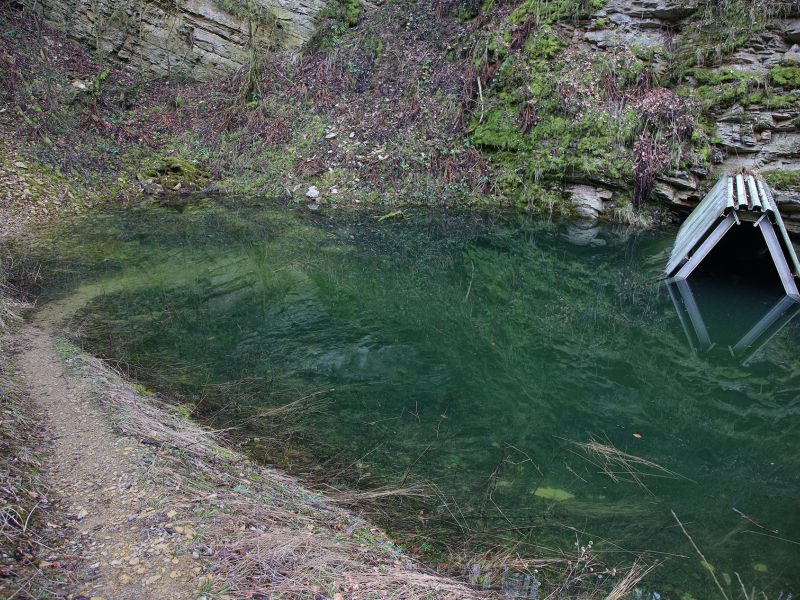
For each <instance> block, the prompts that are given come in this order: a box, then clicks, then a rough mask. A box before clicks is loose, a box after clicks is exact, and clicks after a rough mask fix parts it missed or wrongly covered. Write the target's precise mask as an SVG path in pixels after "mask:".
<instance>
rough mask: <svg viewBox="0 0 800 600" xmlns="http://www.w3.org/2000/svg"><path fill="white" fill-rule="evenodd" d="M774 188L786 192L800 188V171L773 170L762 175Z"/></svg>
mask: <svg viewBox="0 0 800 600" xmlns="http://www.w3.org/2000/svg"><path fill="white" fill-rule="evenodd" d="M761 174H762V175H763V176H764V180H765V181H766V182H767V183H768V184H769V185H770V186H771V187H773V188H775V189H778V190H786V189H790V188H797V187H800V171H786V170H771V171H764V172H763V173H761Z"/></svg>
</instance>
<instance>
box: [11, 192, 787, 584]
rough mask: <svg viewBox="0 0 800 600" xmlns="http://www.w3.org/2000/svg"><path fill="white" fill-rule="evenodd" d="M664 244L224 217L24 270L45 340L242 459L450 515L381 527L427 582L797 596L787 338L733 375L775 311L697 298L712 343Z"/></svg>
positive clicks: (181, 223)
mask: <svg viewBox="0 0 800 600" xmlns="http://www.w3.org/2000/svg"><path fill="white" fill-rule="evenodd" d="M674 233H675V232H674V231H673V230H669V231H662V232H635V231H628V230H626V229H624V228H621V227H616V228H615V227H610V226H609V227H603V226H594V225H591V224H587V223H578V222H550V221H536V220H530V219H522V218H520V219H507V220H501V221H493V220H489V219H486V218H477V217H474V216H453V215H444V214H437V213H418V214H414V215H407V216H406V217H405V218H403V219H387V220H384V221H378V220H377V219H376V218H375V217H374V216H373V215H370V214H367V213H363V214H346V215H345V214H343V215H338V216H331V215H323V214H316V213H311V212H309V211H307V210H305V209H300V208H295V209H287V208H286V207H280V206H277V205H273V204H270V203H264V204H263V205H261V206H249V207H248V208H238V209H237V208H233V207H226V206H223V205H221V204H216V205H215V204H212V203H210V202H209V203H206V204H201V205H199V206H194V207H190V208H188V209H187V210H185V211H183V212H176V211H173V210H170V209H147V210H143V209H139V210H130V211H127V212H109V213H105V214H99V215H98V214H93V215H92V216H91V218H85V219H80V218H78V219H74V220H72V221H71V222H69V223H66V224H64V225H62V226H60V228H59V229H56V230H53V231H52V232H50V234H49V235H46V236H44V237H43V238H42V239H40V240H39V241H38V242H37V243H35V244H33V245H31V247H30V248H28V249H27V251H26V252H27V260H28V261H30V262H32V263H33V262H36V263H41V264H42V265H43V273H44V276H45V277H44V281H45V288H44V290H43V298H42V300H41V301H40V303H39V304H40V309H39V310H40V314H41V318H43V319H46V320H50V321H53V322H55V321H64V320H66V321H68V322H69V326H70V328H71V329H72V330H73V331H77V332H78V339H79V340H81V341H82V343H83V344H84V345H85V346H86V347H87V348H88V349H90V350H91V351H93V352H96V353H97V354H99V355H100V356H103V357H105V358H107V359H109V360H111V361H112V362H114V364H116V365H118V366H120V367H122V368H123V369H127V370H128V371H129V372H130V373H131V374H132V375H133V376H135V377H137V378H138V379H139V380H141V381H143V382H144V383H145V384H147V385H149V386H151V387H155V388H157V389H159V390H161V391H167V392H170V393H171V394H172V395H173V397H174V398H175V401H177V402H181V403H185V404H187V405H188V406H190V407H194V409H193V410H194V412H195V414H196V415H197V416H198V417H200V418H202V419H205V420H207V421H208V422H210V423H213V424H214V425H217V426H235V427H237V429H235V430H234V434H233V435H234V436H235V437H236V439H238V440H240V442H241V443H242V444H243V447H245V448H247V449H248V451H250V452H252V453H253V454H254V455H257V456H259V457H261V458H262V459H263V460H266V461H267V462H270V463H274V464H278V465H280V466H281V467H283V468H287V469H289V470H290V471H292V472H295V473H299V474H305V475H306V476H309V477H311V478H313V479H314V480H315V481H327V482H329V483H331V484H333V485H341V486H347V487H361V488H364V489H368V488H371V487H374V486H378V485H386V484H391V485H410V484H418V483H421V484H423V485H424V486H425V487H426V489H428V490H429V491H431V490H435V492H436V495H435V496H434V497H431V498H428V499H414V498H407V499H387V500H385V501H382V504H381V502H378V504H379V505H380V506H381V508H382V509H383V511H384V512H383V514H384V517H383V518H382V521H383V522H382V523H381V524H382V525H383V526H385V527H387V528H389V529H390V530H391V531H392V532H393V533H395V534H396V535H398V537H399V538H401V539H404V536H405V539H408V540H410V541H409V546H419V548H415V550H421V551H422V552H423V553H425V552H427V553H428V554H429V555H430V556H433V557H434V560H442V559H441V558H436V556H437V555H439V556H441V555H442V552H443V548H444V546H445V545H447V544H450V545H459V544H466V546H467V547H468V548H470V549H472V550H475V551H480V550H486V549H489V548H492V547H495V546H496V545H500V546H504V547H509V546H510V545H511V544H516V546H515V548H516V552H518V553H519V555H520V556H522V557H526V556H528V557H530V556H556V555H559V553H560V551H561V550H564V551H567V552H572V553H574V552H575V551H576V548H575V544H576V542H577V543H578V544H579V545H586V544H588V542H589V541H592V542H593V549H592V553H593V554H594V555H596V556H597V557H598V559H599V560H601V561H603V562H604V563H605V564H606V565H608V566H609V567H613V566H616V565H622V564H630V563H631V562H632V561H633V560H634V559H635V557H636V556H638V555H641V554H644V555H645V556H646V557H647V559H649V560H658V561H662V564H661V566H660V567H659V568H658V569H656V570H655V571H654V572H653V573H652V574H651V575H650V576H649V577H648V579H647V580H646V582H645V583H644V584H642V586H640V587H641V589H643V590H647V594H650V595H649V596H648V595H647V594H646V597H655V596H653V595H652V594H653V592H657V595H659V596H660V597H661V598H698V599H700V598H713V597H720V594H719V592H718V591H717V588H716V585H715V584H714V582H713V580H712V578H711V576H710V573H709V569H713V571H714V573H715V574H716V576H717V578H718V580H719V581H720V583H721V585H722V586H723V587H725V588H726V590H727V593H728V594H729V596H730V597H731V598H739V597H742V595H743V594H742V592H741V587H740V584H739V581H738V578H737V574H738V576H739V577H741V580H742V581H743V582H744V586H745V587H746V588H747V590H748V593H749V590H750V589H751V588H753V587H754V588H755V589H756V590H757V591H758V592H761V591H763V592H764V593H765V594H766V597H768V598H784V599H786V598H789V597H790V595H791V594H794V595H795V596H796V595H797V593H798V592H800V510H799V509H800V436H798V428H799V426H800V393H799V392H800V350H798V342H800V328H799V327H800V325H798V321H800V320H795V321H792V320H791V316H792V314H791V310H789V312H788V313H786V314H783V313H781V314H782V317H781V319H780V320H777V321H775V322H774V324H772V322H770V323H768V324H769V325H770V326H769V327H766V328H765V329H764V330H763V333H762V334H761V335H760V336H755V337H757V340H755V341H753V342H752V343H750V344H746V345H745V346H746V347H741V348H739V349H737V350H736V351H735V352H731V350H730V349H729V348H731V347H734V346H736V344H737V341H738V340H740V339H741V338H742V336H744V335H745V334H746V333H747V332H748V330H750V329H751V327H752V326H753V325H754V324H756V323H757V322H758V321H759V319H761V318H762V317H764V315H767V314H768V313H769V311H770V309H771V307H773V305H774V304H775V302H776V301H777V299H778V296H777V295H775V294H774V293H772V292H773V291H772V290H769V292H765V291H764V290H763V289H762V288H759V290H758V291H756V290H753V289H749V288H748V286H747V285H746V284H742V283H741V282H740V283H739V284H737V286H736V287H734V288H731V287H730V286H728V285H726V284H725V283H724V282H722V281H721V280H719V279H717V280H710V281H697V282H695V284H694V287H693V289H692V295H691V299H693V300H694V301H695V302H696V303H697V306H698V309H699V311H700V313H699V314H700V315H701V319H702V322H703V324H704V326H705V328H706V334H707V335H706V337H703V335H699V336H698V334H697V332H696V325H697V314H698V313H694V314H691V313H690V312H687V306H688V305H689V304H691V300H687V298H686V297H685V296H684V295H682V293H683V294H685V290H683V291H682V290H679V289H676V288H673V289H668V288H667V287H666V286H665V285H664V284H663V283H662V282H661V281H659V276H660V273H661V270H662V268H663V265H664V264H665V261H666V257H667V253H668V251H669V248H670V244H671V242H672V239H673V236H674ZM778 312H780V311H778ZM687 333H688V336H687ZM701 333H702V332H701ZM770 336H771V337H770ZM762 344H763V346H762ZM709 346H711V348H710V349H709ZM693 347H694V351H693V350H692V348H693ZM292 402H293V403H294V404H293V405H292V406H293V407H294V410H292V411H283V414H281V413H275V412H269V411H270V410H271V409H274V408H275V407H279V406H283V405H286V404H289V403H292ZM290 412H291V414H288V413H290ZM591 443H595V444H596V445H595V446H593V447H588V446H587V445H586V444H591ZM612 448H614V449H617V450H618V451H619V452H624V453H626V454H627V456H625V455H620V454H616V455H614V454H609V453H608V452H609V450H610V449H612ZM598 450H600V452H598ZM603 451H604V452H603ZM645 461H646V462H645ZM734 509H736V511H740V512H741V513H743V514H744V515H747V517H749V519H746V518H744V517H742V516H741V515H740V513H738V512H736V511H735V510H734ZM671 511H674V513H675V514H676V515H677V516H678V517H679V518H680V520H681V522H682V523H683V524H684V526H685V527H686V530H687V532H688V533H690V534H691V536H692V537H693V539H694V541H695V542H696V544H697V545H698V547H699V548H700V550H701V551H702V552H703V554H704V556H705V558H706V559H707V561H708V563H710V565H705V566H704V565H703V562H702V560H701V558H700V557H699V555H698V553H697V552H696V550H695V549H694V548H693V547H692V546H691V544H690V542H689V540H688V539H687V537H686V536H685V535H684V533H683V532H682V531H681V529H680V528H679V527H678V524H677V522H676V520H675V518H674V517H673V514H672V512H671ZM473 575H475V573H474V572H473ZM540 577H541V578H545V577H546V575H545V574H540ZM474 578H475V577H473V579H474ZM479 579H480V578H479ZM527 581H528V583H530V580H527ZM526 585H527V584H526ZM543 585H544V584H543ZM534 588H535V586H534ZM524 591H525V593H530V594H533V589H530V588H528V587H525V590H524ZM760 597H761V596H760Z"/></svg>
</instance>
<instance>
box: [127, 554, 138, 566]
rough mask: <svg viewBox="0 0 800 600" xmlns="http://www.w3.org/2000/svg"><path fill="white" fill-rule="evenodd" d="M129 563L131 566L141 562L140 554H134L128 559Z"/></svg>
mask: <svg viewBox="0 0 800 600" xmlns="http://www.w3.org/2000/svg"><path fill="white" fill-rule="evenodd" d="M128 564H129V565H131V566H134V565H138V564H139V557H138V556H134V557H133V558H132V559H130V560H129V561H128Z"/></svg>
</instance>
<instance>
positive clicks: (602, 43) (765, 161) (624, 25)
mask: <svg viewBox="0 0 800 600" xmlns="http://www.w3.org/2000/svg"><path fill="white" fill-rule="evenodd" d="M697 10H698V4H697V3H696V2H691V1H690V0H607V1H606V2H605V4H604V6H603V8H602V9H600V10H598V11H596V12H595V14H594V15H593V16H592V24H591V26H590V27H589V28H588V29H586V30H581V29H577V31H575V32H574V34H575V35H577V36H579V39H581V40H582V42H583V43H584V44H586V45H588V46H589V47H591V48H594V49H597V50H598V51H602V50H606V49H609V48H613V47H619V46H625V47H628V48H639V49H642V50H658V49H659V48H666V47H669V45H670V43H671V41H672V40H674V37H675V35H676V33H677V32H680V31H681V30H682V28H683V27H685V26H686V25H687V23H688V22H689V20H690V19H691V18H692V17H693V16H694V15H695V13H696V11H697ZM798 17H800V15H798V14H789V15H787V16H786V18H784V19H782V20H781V21H779V23H778V25H779V26H778V27H776V28H773V29H771V30H768V31H764V32H761V33H759V34H757V35H755V36H753V38H752V39H751V40H749V41H748V42H747V43H746V44H745V45H743V46H742V47H741V48H738V49H737V50H736V51H735V52H733V53H732V54H731V55H730V56H728V57H726V58H725V60H724V62H723V64H721V65H719V66H718V67H717V69H718V70H720V71H721V70H722V69H730V70H732V71H737V72H740V73H743V74H754V75H758V76H761V77H762V78H765V79H766V80H767V81H769V73H770V71H771V70H772V69H773V68H775V67H777V66H778V65H786V64H797V63H800V45H798V44H800V18H798ZM799 99H800V97H799ZM720 113H721V114H719V115H718V116H717V117H716V126H715V128H716V139H715V140H714V141H715V146H716V149H715V151H714V153H713V156H712V163H713V164H712V168H711V169H710V170H706V169H697V170H693V171H691V172H689V171H686V172H678V173H672V174H669V175H664V176H661V177H659V178H658V180H657V181H656V183H655V187H654V189H653V196H654V198H655V199H656V200H658V201H659V202H661V203H663V204H666V205H668V206H670V207H673V208H675V209H678V210H680V211H683V212H685V211H687V210H690V209H691V208H693V207H694V206H695V205H696V204H697V203H698V202H699V201H700V200H701V199H702V198H703V196H704V194H705V192H706V191H707V190H708V188H709V186H710V185H711V184H713V182H714V181H716V179H717V177H718V176H719V175H721V174H723V173H728V172H731V171H734V170H736V169H739V168H742V167H745V168H749V169H754V170H757V171H763V172H769V171H780V172H789V173H791V172H798V173H800V110H798V105H797V102H795V103H794V105H793V106H790V107H789V108H781V109H770V108H769V107H767V106H760V105H749V106H746V107H743V106H742V105H740V104H738V103H737V104H735V105H734V106H733V107H732V108H730V109H728V110H726V111H720ZM784 179H786V180H792V178H784ZM579 183H591V182H579ZM568 191H569V195H570V197H571V200H572V202H573V204H574V205H575V206H576V207H579V209H580V214H581V215H582V216H588V217H591V216H595V215H600V214H602V213H603V203H602V202H598V200H597V199H598V198H600V197H603V196H604V195H605V194H606V193H607V189H605V188H604V187H603V186H597V185H589V186H584V185H581V186H573V187H572V188H570V189H569V190H568ZM776 195H777V197H778V201H779V203H780V204H782V205H783V206H785V207H786V211H787V213H789V214H790V216H789V218H790V219H795V218H796V219H798V220H800V189H791V188H790V189H777V190H776ZM606 204H607V205H608V203H606Z"/></svg>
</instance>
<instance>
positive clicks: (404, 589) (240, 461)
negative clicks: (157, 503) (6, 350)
mask: <svg viewBox="0 0 800 600" xmlns="http://www.w3.org/2000/svg"><path fill="white" fill-rule="evenodd" d="M57 347H58V349H59V351H60V352H61V354H62V355H63V356H65V357H66V360H67V362H68V365H69V366H70V368H71V369H72V370H73V371H74V372H76V373H77V374H79V375H82V376H85V377H89V378H91V379H92V380H93V382H94V384H95V389H96V390H97V400H98V402H99V404H100V405H101V407H103V408H104V409H105V411H106V413H107V414H108V416H109V418H110V420H111V422H112V423H113V425H114V427H115V428H116V429H117V431H118V432H120V433H122V434H124V435H127V436H130V437H133V438H135V439H138V440H139V441H140V442H141V443H143V444H146V445H148V446H151V447H154V448H155V449H156V455H157V456H158V464H157V467H156V468H157V471H158V473H157V480H159V481H162V482H165V483H166V482H168V485H167V487H168V488H174V489H178V490H180V493H179V497H177V498H175V500H174V502H175V503H177V504H187V503H188V504H191V505H194V506H195V507H196V508H197V511H196V512H198V513H202V512H204V511H205V512H207V513H213V516H212V517H208V518H207V519H206V520H205V522H204V532H205V533H204V540H203V544H204V545H205V548H206V551H205V553H206V554H210V555H212V556H213V557H214V558H213V572H214V584H215V588H217V590H218V591H220V592H222V591H224V592H225V593H226V594H228V595H229V596H231V597H234V598H261V597H271V598H272V597H277V598H280V597H292V598H298V597H308V598H315V597H316V598H318V597H320V596H323V597H326V598H350V597H353V598H355V597H358V598H363V597H366V596H370V595H372V596H374V597H376V598H378V597H380V598H406V599H414V598H420V599H422V598H474V599H478V598H485V597H487V596H488V594H486V593H484V592H480V591H476V590H475V589H473V588H471V587H469V586H468V585H466V584H464V583H461V582H459V581H457V580H454V579H451V578H448V577H445V576H442V575H439V574H437V573H435V572H433V571H429V570H427V569H425V568H424V567H423V566H422V565H420V564H419V563H417V562H416V561H414V560H412V559H411V558H410V557H408V556H406V555H405V554H404V553H403V552H401V551H400V550H399V549H398V548H397V547H395V545H394V543H393V542H392V541H391V540H390V539H389V538H388V537H387V536H386V535H385V534H384V533H383V532H382V531H380V530H379V529H376V528H374V527H372V526H370V524H369V523H367V522H366V521H363V520H362V519H360V518H359V517H357V516H354V515H353V514H351V513H349V512H347V511H346V510H344V509H343V508H342V507H341V506H339V505H337V504H334V503H333V501H331V500H330V499H328V498H324V497H323V496H321V495H319V494H317V493H315V492H313V491H310V490H309V489H307V488H305V487H303V486H302V485H300V484H299V483H298V482H297V481H296V480H295V479H293V478H291V477H289V476H287V475H284V474H283V473H280V472H278V471H276V470H274V469H270V468H266V467H262V466H260V465H257V464H255V463H254V462H252V461H251V460H250V459H248V458H247V457H245V456H242V455H240V454H238V453H236V452H234V451H233V450H230V449H229V448H227V447H226V446H225V445H224V443H223V442H222V440H220V438H219V434H218V433H216V432H214V431H212V430H210V429H208V428H205V427H203V426H201V425H199V424H197V423H194V422H191V421H188V420H186V419H185V418H183V417H182V416H181V415H180V414H179V412H178V411H177V410H175V409H174V408H173V407H171V406H169V405H166V404H164V403H163V402H161V401H159V400H158V399H156V398H153V397H148V396H141V395H140V394H138V393H137V392H136V391H134V390H133V389H132V388H131V387H130V386H128V385H126V384H125V382H124V381H123V380H122V378H121V377H120V376H119V375H117V374H116V373H114V372H113V371H112V370H111V369H110V368H109V367H108V366H106V365H105V364H104V363H102V362H101V361H100V360H98V359H94V358H90V357H87V356H85V355H82V354H80V353H78V352H77V350H76V349H75V348H74V347H73V346H72V345H71V344H69V343H67V342H63V341H59V342H58V344H57ZM388 493H389V492H388V491H387V490H379V491H377V492H376V494H377V495H382V494H388ZM406 493H417V491H416V490H415V489H413V488H412V489H409V490H406Z"/></svg>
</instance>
